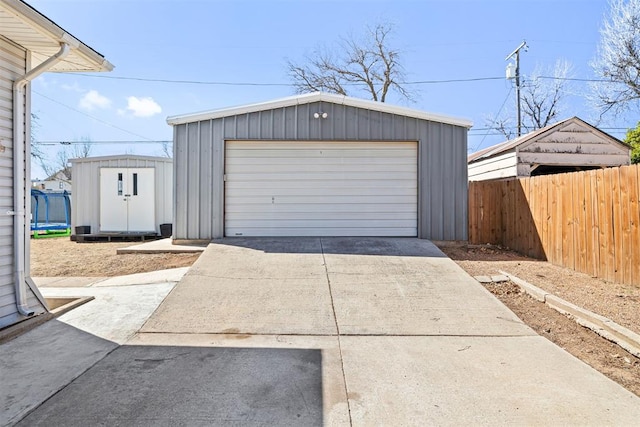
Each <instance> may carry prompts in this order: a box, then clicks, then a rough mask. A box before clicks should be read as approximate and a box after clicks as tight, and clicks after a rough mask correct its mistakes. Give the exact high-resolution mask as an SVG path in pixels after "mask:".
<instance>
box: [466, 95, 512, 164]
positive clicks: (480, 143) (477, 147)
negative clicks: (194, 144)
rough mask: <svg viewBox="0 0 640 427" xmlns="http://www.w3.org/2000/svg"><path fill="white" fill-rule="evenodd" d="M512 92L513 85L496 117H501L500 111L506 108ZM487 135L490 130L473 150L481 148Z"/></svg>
mask: <svg viewBox="0 0 640 427" xmlns="http://www.w3.org/2000/svg"><path fill="white" fill-rule="evenodd" d="M511 92H513V86H512V87H510V88H509V93H507V96H506V97H505V98H504V101H503V102H502V105H501V106H500V109H499V110H498V114H496V117H499V116H500V113H502V109H503V108H504V106H505V104H506V103H507V100H508V99H509V96H510V95H511ZM487 136H489V132H487V133H485V134H484V136H483V137H482V139H481V140H480V142H479V143H478V145H476V147H475V148H474V149H473V150H472V151H473V152H476V151H478V149H479V148H480V146H481V145H482V143H483V142H484V140H485V139H486V138H487Z"/></svg>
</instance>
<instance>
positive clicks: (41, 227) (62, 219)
mask: <svg viewBox="0 0 640 427" xmlns="http://www.w3.org/2000/svg"><path fill="white" fill-rule="evenodd" d="M31 206H32V211H31V233H32V236H33V238H34V239H39V238H43V237H60V236H70V235H71V199H70V197H69V193H68V192H67V191H66V190H65V191H62V192H55V193H54V192H44V191H40V190H36V189H35V188H32V189H31Z"/></svg>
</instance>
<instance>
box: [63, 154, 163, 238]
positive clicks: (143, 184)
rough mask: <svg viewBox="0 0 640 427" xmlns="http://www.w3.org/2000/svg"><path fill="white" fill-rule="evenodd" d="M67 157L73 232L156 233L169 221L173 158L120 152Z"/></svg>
mask: <svg viewBox="0 0 640 427" xmlns="http://www.w3.org/2000/svg"><path fill="white" fill-rule="evenodd" d="M70 162H71V171H72V176H73V182H72V194H73V209H71V230H72V231H75V227H78V226H80V227H84V228H86V227H89V229H88V230H90V233H92V234H106V233H109V234H111V233H119V234H123V233H124V234H134V233H135V234H156V233H160V224H167V223H171V221H172V220H173V210H172V207H173V160H172V159H169V158H167V157H151V156H135V155H131V154H122V155H115V156H101V157H82V158H78V159H71V160H70ZM83 234H89V233H86V232H85V233H83Z"/></svg>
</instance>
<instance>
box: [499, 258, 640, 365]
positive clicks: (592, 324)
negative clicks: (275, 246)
mask: <svg viewBox="0 0 640 427" xmlns="http://www.w3.org/2000/svg"><path fill="white" fill-rule="evenodd" d="M499 271H500V274H504V275H505V276H507V277H508V278H509V279H510V280H511V281H512V282H513V283H515V284H516V285H518V286H519V287H520V289H522V291H523V292H525V293H527V294H528V295H530V296H531V297H532V298H534V299H536V300H538V301H540V302H543V303H545V304H547V305H548V306H549V307H551V308H553V309H554V310H556V311H557V312H559V313H562V314H565V315H568V316H570V317H572V318H573V319H574V320H575V321H576V323H578V324H579V325H582V326H584V327H585V328H589V329H591V330H592V331H594V332H595V333H597V334H598V335H600V336H601V337H603V338H606V339H607V340H609V341H611V342H614V343H616V344H617V345H619V346H620V347H622V348H623V349H625V350H626V351H628V352H629V353H631V354H632V355H634V356H635V357H638V358H640V335H639V334H637V333H635V332H633V331H631V330H629V329H627V328H625V327H624V326H621V325H619V324H617V323H616V322H614V321H613V320H611V319H609V318H607V317H604V316H601V315H599V314H596V313H593V312H592V311H589V310H586V309H584V308H582V307H578V306H577V305H575V304H572V303H570V302H568V301H565V300H563V299H562V298H559V297H557V296H555V295H553V294H551V293H548V292H546V291H544V290H543V289H540V288H538V287H537V286H534V285H532V284H531V283H528V282H526V281H524V280H522V279H520V278H518V277H516V276H514V275H512V274H509V273H507V272H504V271H501V270H499Z"/></svg>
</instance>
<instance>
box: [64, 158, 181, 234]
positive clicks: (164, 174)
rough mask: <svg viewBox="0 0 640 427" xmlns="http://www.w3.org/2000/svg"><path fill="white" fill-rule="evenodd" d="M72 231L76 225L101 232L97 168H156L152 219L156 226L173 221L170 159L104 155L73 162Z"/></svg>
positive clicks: (73, 231) (171, 164)
mask: <svg viewBox="0 0 640 427" xmlns="http://www.w3.org/2000/svg"><path fill="white" fill-rule="evenodd" d="M71 164H72V176H73V179H72V187H71V194H73V197H72V202H71V231H72V233H74V234H75V227H76V226H79V225H89V226H91V232H92V233H97V232H99V230H100V168H103V167H109V168H113V167H119V168H155V186H156V193H155V218H156V222H157V224H156V232H158V233H159V232H160V229H159V225H160V224H164V223H171V222H172V221H173V211H172V207H173V195H172V188H173V162H172V160H171V159H166V158H161V157H145V156H127V155H125V156H105V157H93V158H92V157H87V158H84V159H73V160H72V162H71Z"/></svg>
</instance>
